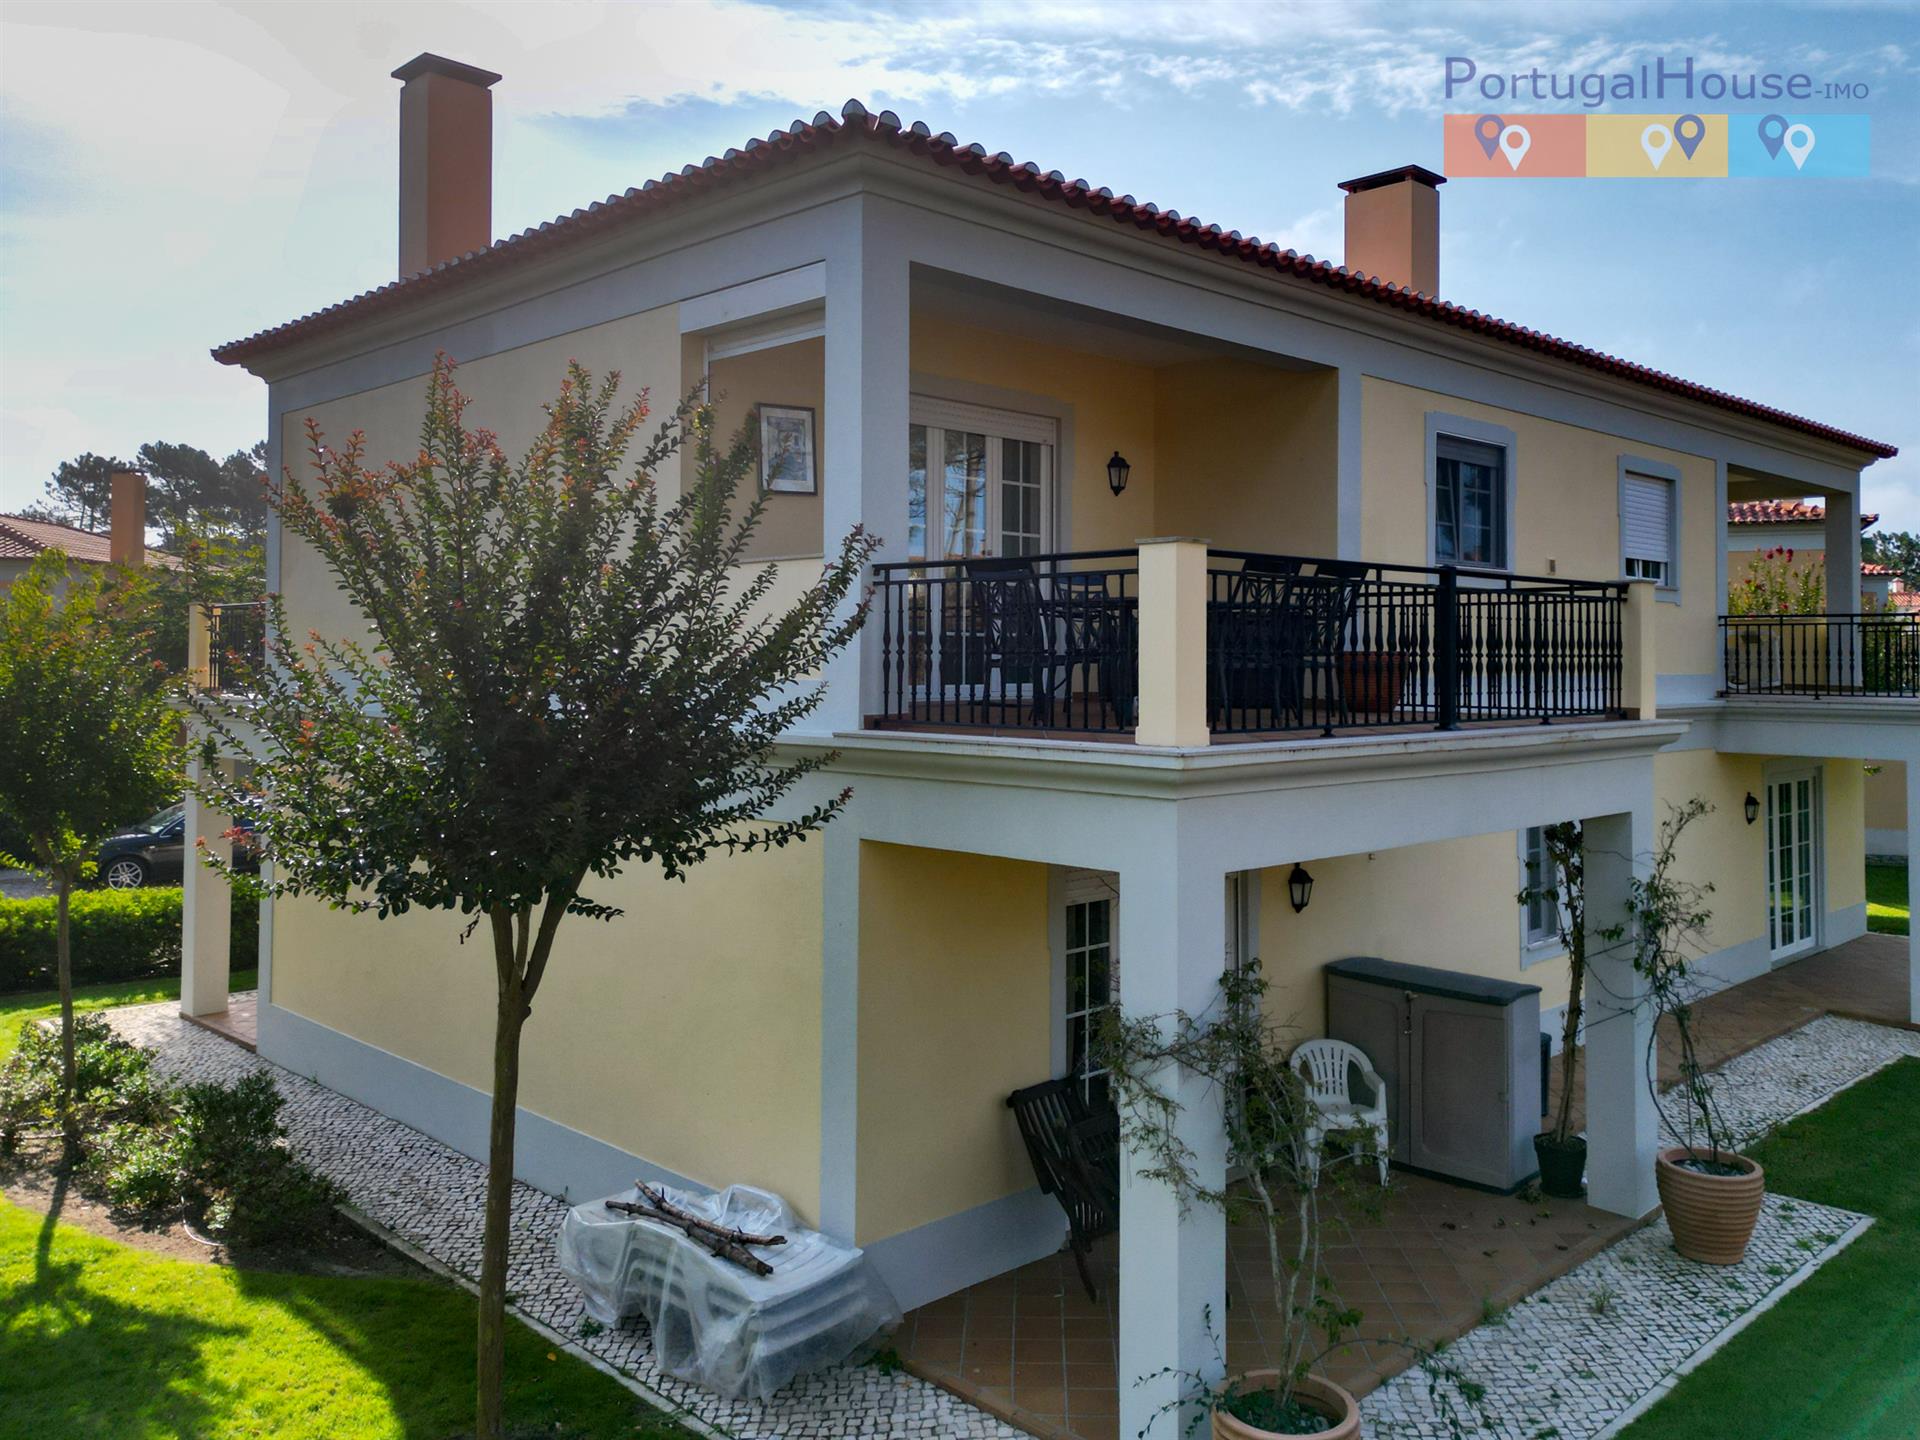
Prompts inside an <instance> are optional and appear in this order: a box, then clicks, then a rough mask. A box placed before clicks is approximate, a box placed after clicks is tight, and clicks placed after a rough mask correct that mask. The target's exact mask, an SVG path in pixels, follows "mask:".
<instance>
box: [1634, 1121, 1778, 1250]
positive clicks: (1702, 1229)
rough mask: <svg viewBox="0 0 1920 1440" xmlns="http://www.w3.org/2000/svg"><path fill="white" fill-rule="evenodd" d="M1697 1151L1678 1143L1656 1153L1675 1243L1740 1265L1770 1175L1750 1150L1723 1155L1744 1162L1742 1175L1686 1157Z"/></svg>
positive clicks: (1732, 1161) (1727, 1159)
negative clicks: (1696, 1164)
mask: <svg viewBox="0 0 1920 1440" xmlns="http://www.w3.org/2000/svg"><path fill="white" fill-rule="evenodd" d="M1697 1155H1698V1152H1697V1151H1692V1150H1687V1149H1685V1148H1683V1147H1681V1146H1677V1145H1676V1146H1674V1147H1672V1148H1670V1149H1667V1150H1662V1151H1661V1152H1660V1153H1659V1154H1658V1155H1657V1156H1655V1157H1654V1162H1653V1174H1654V1180H1655V1182H1656V1183H1657V1184H1658V1185H1659V1187H1660V1203H1661V1204H1662V1205H1663V1206H1665V1207H1666V1212H1667V1225H1668V1227H1669V1228H1670V1229H1671V1230H1672V1231H1673V1248H1674V1249H1676V1250H1678V1251H1679V1252H1680V1253H1681V1254H1682V1255H1684V1256H1685V1257H1686V1258H1687V1259H1689V1260H1698V1261H1700V1262H1701V1263H1702V1264H1705V1265H1734V1264H1737V1263H1738V1262H1739V1261H1740V1259H1741V1257H1742V1256H1744V1255H1745V1254H1746V1253H1747V1242H1748V1241H1749V1240H1751V1239H1753V1227H1754V1225H1755V1224H1756V1223H1757V1222H1758V1221H1759V1219H1760V1202H1761V1201H1762V1200H1763V1199H1764V1198H1766V1193H1767V1176H1766V1172H1765V1171H1764V1170H1762V1169H1761V1168H1760V1167H1759V1165H1757V1164H1756V1163H1754V1162H1753V1161H1752V1160H1749V1159H1748V1158H1747V1157H1746V1156H1744V1155H1735V1154H1733V1153H1731V1152H1729V1151H1722V1152H1721V1154H1720V1157H1719V1158H1720V1159H1721V1160H1722V1161H1723V1162H1725V1163H1727V1164H1730V1165H1738V1166H1740V1167H1741V1173H1740V1174H1738V1175H1708V1174H1705V1173H1704V1172H1702V1171H1699V1170H1692V1169H1689V1168H1687V1167H1686V1166H1685V1165H1682V1164H1681V1163H1680V1162H1681V1161H1683V1160H1688V1159H1692V1158H1695V1157H1696V1156H1697Z"/></svg>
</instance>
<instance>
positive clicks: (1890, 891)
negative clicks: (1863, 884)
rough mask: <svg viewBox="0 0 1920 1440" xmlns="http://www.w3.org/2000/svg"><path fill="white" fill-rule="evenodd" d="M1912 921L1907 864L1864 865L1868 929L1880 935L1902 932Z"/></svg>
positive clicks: (1904, 932) (1902, 933) (1899, 933)
mask: <svg viewBox="0 0 1920 1440" xmlns="http://www.w3.org/2000/svg"><path fill="white" fill-rule="evenodd" d="M1911 923H1912V921H1911V918H1910V913H1909V903H1908V899H1907V867H1906V866H1904V865H1869V866H1867V929H1869V930H1878V931H1879V932H1880V933H1881V934H1883V935H1904V934H1906V933H1907V926H1908V925H1909V924H1911Z"/></svg>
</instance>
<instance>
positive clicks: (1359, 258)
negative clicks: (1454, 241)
mask: <svg viewBox="0 0 1920 1440" xmlns="http://www.w3.org/2000/svg"><path fill="white" fill-rule="evenodd" d="M1446 183H1447V177H1446V176H1444V175H1436V174H1434V173H1433V171H1431V170H1423V169H1422V168H1421V167H1420V166H1418V165H1402V166H1401V167H1400V168H1399V169H1398V170H1382V171H1381V172H1380V173H1379V174H1378V175H1363V176H1361V177H1360V178H1359V179H1358V180H1344V181H1342V182H1341V184H1340V188H1341V189H1342V190H1344V191H1346V192H1347V261H1346V264H1347V269H1349V270H1358V271H1361V272H1362V273H1364V274H1367V275H1372V276H1376V277H1378V278H1379V279H1381V280H1384V281H1386V282H1387V283H1388V284H1389V285H1408V286H1411V287H1412V288H1413V289H1414V290H1415V291H1416V292H1418V293H1419V294H1422V295H1437V294H1439V293H1440V191H1439V188H1438V187H1440V186H1442V185H1444V184H1446Z"/></svg>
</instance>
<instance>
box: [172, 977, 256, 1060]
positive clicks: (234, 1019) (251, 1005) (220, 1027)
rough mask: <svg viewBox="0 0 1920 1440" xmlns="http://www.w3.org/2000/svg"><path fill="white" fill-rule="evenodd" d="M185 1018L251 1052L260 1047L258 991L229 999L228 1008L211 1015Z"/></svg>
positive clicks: (251, 991) (243, 993) (246, 992)
mask: <svg viewBox="0 0 1920 1440" xmlns="http://www.w3.org/2000/svg"><path fill="white" fill-rule="evenodd" d="M184 1018H185V1019H187V1020H191V1021H192V1022H193V1023H194V1024H195V1025H200V1026H204V1027H205V1028H206V1029H208V1030H211V1031H213V1033H214V1034H216V1035H224V1036H226V1037H227V1039H229V1040H232V1041H235V1042H237V1043H239V1044H241V1045H244V1046H246V1047H247V1049H249V1050H253V1049H256V1048H257V1047H258V1045H259V1041H260V997H259V994H258V992H256V991H253V990H247V991H243V992H241V993H240V994H238V995H234V996H231V997H229V999H228V1000H227V1008H226V1009H224V1010H216V1011H215V1012H214V1013H213V1014H211V1015H188V1016H185V1017H184Z"/></svg>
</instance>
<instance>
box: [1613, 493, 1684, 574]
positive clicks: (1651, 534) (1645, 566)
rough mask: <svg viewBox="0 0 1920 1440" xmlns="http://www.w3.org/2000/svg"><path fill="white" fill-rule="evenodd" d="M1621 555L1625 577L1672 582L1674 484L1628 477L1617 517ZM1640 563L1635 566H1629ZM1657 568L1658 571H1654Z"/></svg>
mask: <svg viewBox="0 0 1920 1440" xmlns="http://www.w3.org/2000/svg"><path fill="white" fill-rule="evenodd" d="M1620 553H1621V555H1622V557H1623V558H1624V559H1626V560H1627V561H1628V562H1629V564H1628V567H1627V568H1628V573H1629V574H1632V573H1636V572H1638V573H1640V574H1644V575H1649V576H1651V577H1652V578H1657V579H1658V580H1659V581H1660V582H1661V583H1662V584H1665V583H1668V582H1669V581H1670V580H1671V579H1672V575H1671V573H1670V570H1669V567H1670V565H1671V564H1672V561H1673V482H1672V481H1671V480H1662V479H1656V478H1654V477H1652V476H1649V475H1629V476H1627V480H1626V495H1625V498H1624V503H1623V505H1622V508H1621V514H1620ZM1634 561H1639V562H1640V564H1638V565H1634V564H1632V563H1631V562H1634ZM1656 567H1657V568H1656Z"/></svg>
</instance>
